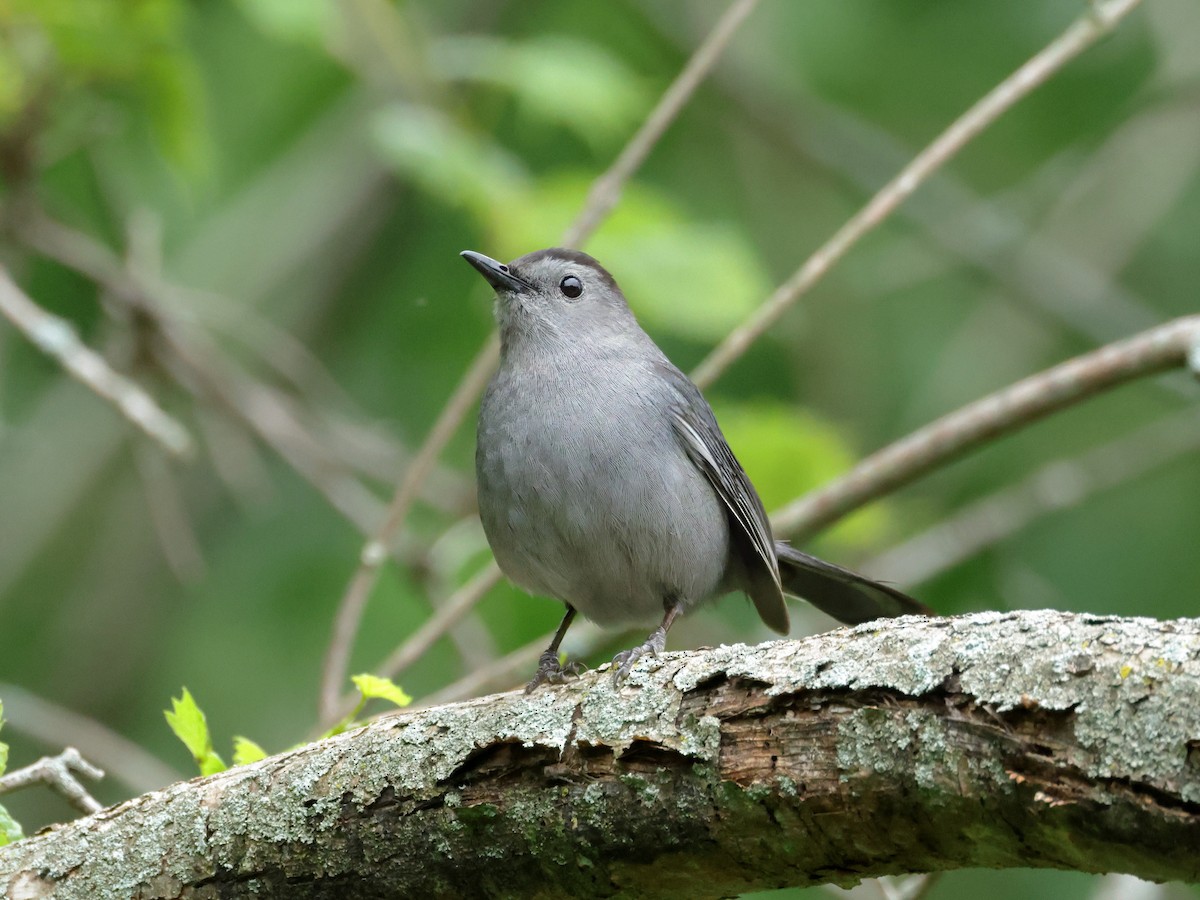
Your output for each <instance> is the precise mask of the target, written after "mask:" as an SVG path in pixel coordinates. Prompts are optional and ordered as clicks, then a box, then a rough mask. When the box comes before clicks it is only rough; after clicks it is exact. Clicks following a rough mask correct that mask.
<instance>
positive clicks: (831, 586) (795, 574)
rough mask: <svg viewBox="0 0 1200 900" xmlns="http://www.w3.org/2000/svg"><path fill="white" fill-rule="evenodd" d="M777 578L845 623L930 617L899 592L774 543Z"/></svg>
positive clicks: (787, 588) (928, 611) (924, 608)
mask: <svg viewBox="0 0 1200 900" xmlns="http://www.w3.org/2000/svg"><path fill="white" fill-rule="evenodd" d="M775 555H776V556H777V557H778V558H779V579H780V581H781V582H782V583H783V589H784V591H785V592H786V593H789V594H792V595H794V596H797V597H802V598H804V599H805V600H807V601H808V602H809V603H811V604H812V605H813V606H815V607H816V608H817V609H819V610H821V612H823V613H826V614H828V615H830V616H833V617H834V618H835V619H837V620H838V621H839V622H844V623H846V624H847V625H858V624H860V623H862V622H870V621H871V620H872V619H883V618H892V617H894V616H907V615H916V616H932V615H934V612H933V611H932V610H931V609H929V607H927V606H925V604H923V603H920V602H918V601H917V600H914V599H913V598H912V597H910V596H908V594H905V593H903V592H901V591H898V590H896V589H895V588H893V587H888V586H887V585H886V584H880V583H879V582H877V581H872V580H871V579H869V578H864V577H863V576H862V575H857V574H855V573H854V572H851V571H850V570H849V569H843V568H842V567H841V566H835V565H834V564H833V563H828V562H825V560H823V559H817V557H815V556H809V555H808V554H807V553H802V552H801V551H799V550H797V549H795V548H794V547H792V546H791V545H790V544H785V543H783V542H782V541H776V542H775Z"/></svg>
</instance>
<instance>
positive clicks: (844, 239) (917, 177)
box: [692, 0, 1141, 387]
mask: <svg viewBox="0 0 1200 900" xmlns="http://www.w3.org/2000/svg"><path fill="white" fill-rule="evenodd" d="M1140 2H1141V0H1103V2H1102V0H1097V2H1094V3H1092V4H1091V5H1090V6H1089V8H1088V11H1087V12H1086V13H1084V14H1083V15H1082V16H1080V17H1079V18H1078V19H1076V20H1075V21H1074V22H1072V23H1071V24H1070V25H1069V26H1068V27H1067V29H1066V31H1064V32H1063V33H1062V34H1061V35H1059V36H1058V37H1057V38H1055V39H1054V40H1053V41H1051V42H1050V43H1049V44H1048V45H1047V46H1046V47H1045V48H1044V49H1043V50H1042V51H1041V52H1040V53H1038V54H1037V55H1036V56H1034V57H1033V58H1031V59H1030V60H1029V61H1028V62H1026V63H1025V64H1024V65H1022V66H1021V67H1020V68H1019V69H1017V70H1016V71H1015V72H1013V74H1012V75H1010V76H1009V77H1008V78H1006V79H1004V81H1002V82H1000V84H998V85H996V87H994V88H993V89H992V90H990V91H989V92H988V93H987V94H985V95H984V96H983V97H982V98H981V99H980V100H979V101H978V102H977V103H976V104H975V105H974V106H972V107H971V108H970V109H969V110H967V111H966V112H965V113H963V115H962V116H960V117H959V118H958V119H956V120H955V121H954V122H953V123H952V124H951V125H950V127H949V128H947V129H946V130H945V131H943V132H942V133H941V134H940V135H938V137H937V138H936V139H935V140H934V141H933V143H931V144H930V145H929V146H927V147H926V148H925V149H924V150H922V151H921V152H920V153H919V154H917V156H916V157H914V158H913V160H912V162H910V163H909V164H908V165H907V166H905V167H904V168H903V169H902V170H901V171H900V173H899V174H898V175H897V176H896V177H895V178H893V179H892V180H891V181H890V182H888V183H887V184H886V185H884V187H883V188H882V189H880V191H879V192H878V193H877V194H875V196H874V197H872V198H871V199H870V200H869V201H868V202H867V204H866V206H864V207H863V208H862V209H861V210H859V211H858V212H857V213H856V214H855V215H854V216H852V217H851V218H850V220H849V221H848V222H846V224H845V225H843V226H842V227H841V228H839V229H838V230H837V231H836V232H835V233H834V235H833V236H832V237H831V238H830V239H829V240H828V241H826V242H825V243H824V244H823V245H822V246H821V247H820V248H819V249H818V250H817V251H816V252H815V253H813V255H812V256H810V257H809V258H808V259H807V260H806V261H805V262H804V264H803V265H802V266H801V267H800V268H799V269H797V270H796V272H795V273H794V274H793V275H792V276H791V277H790V278H789V279H788V280H787V281H785V282H784V283H783V284H781V285H780V286H779V287H778V288H777V289H776V290H775V292H774V293H773V294H772V295H771V296H770V297H769V298H767V300H766V302H765V303H763V304H762V306H760V307H759V308H758V309H757V310H755V311H754V313H753V314H752V315H751V316H750V317H749V318H748V319H747V320H746V321H745V322H743V323H742V324H741V325H739V326H738V327H737V328H735V329H734V330H733V331H732V332H730V334H729V335H728V336H727V337H726V338H725V340H723V341H722V342H721V343H720V344H719V345H718V346H717V347H716V348H715V349H714V350H713V351H712V352H711V353H710V354H709V355H708V356H707V357H706V358H705V359H704V360H703V361H702V362H701V363H700V365H699V366H697V367H696V370H695V372H693V373H692V380H693V381H695V382H696V384H698V385H700V386H701V387H705V386H707V385H709V384H711V383H712V382H713V381H715V380H716V379H717V378H718V377H719V376H720V375H721V373H722V372H724V371H725V370H726V369H727V368H728V367H729V366H730V365H731V364H732V363H733V362H734V361H735V360H737V359H738V358H739V357H740V356H741V355H742V354H743V353H745V352H746V350H747V349H748V348H749V347H750V345H751V344H753V343H754V342H755V341H756V340H758V339H759V338H760V337H762V336H763V334H765V333H766V332H767V330H768V329H770V327H771V326H772V325H774V324H775V322H777V321H778V320H779V318H780V316H782V315H783V314H784V312H786V311H787V309H788V307H790V306H791V305H792V304H794V303H795V302H796V301H797V300H798V299H799V298H800V297H801V296H802V295H803V294H805V293H806V292H807V291H808V290H809V289H811V288H812V286H813V285H815V284H816V283H817V282H818V281H820V280H821V278H822V277H823V276H824V275H825V273H826V272H828V271H829V270H830V269H831V268H832V267H833V266H834V264H835V263H837V262H838V261H839V260H840V259H841V258H842V257H843V256H845V255H846V253H847V252H848V251H849V250H850V248H851V247H853V246H854V245H855V244H856V243H858V241H859V240H861V239H862V237H863V236H864V235H866V234H867V233H869V232H870V231H871V230H872V229H874V228H875V227H876V226H877V225H879V224H880V223H881V222H882V221H883V220H884V219H886V218H887V217H888V216H889V215H890V214H891V213H892V212H893V211H894V210H895V209H896V207H897V206H899V205H900V204H901V203H902V202H904V200H905V199H907V198H908V197H909V196H910V195H911V194H912V193H913V192H914V191H915V190H916V189H917V188H918V187H920V186H921V184H922V182H924V181H925V180H926V179H927V178H928V177H929V176H930V175H931V174H933V173H934V172H935V171H937V169H938V168H940V167H941V166H942V165H943V164H945V163H946V162H947V161H948V160H950V159H951V158H953V157H954V155H955V154H957V153H958V151H960V150H961V149H962V148H963V147H965V146H966V145H967V144H968V143H970V141H971V140H972V139H973V138H974V137H976V136H977V135H978V134H979V133H980V132H982V131H983V130H984V129H985V128H987V127H988V126H989V125H991V124H992V123H993V122H994V121H996V119H998V118H999V117H1000V116H1001V115H1002V114H1003V113H1004V112H1005V111H1007V110H1008V109H1009V108H1011V107H1012V106H1013V105H1014V104H1016V103H1017V101H1019V100H1021V99H1022V98H1024V97H1025V96H1026V95H1028V94H1029V93H1030V92H1032V91H1033V90H1034V88H1036V87H1038V86H1039V85H1041V84H1042V83H1043V82H1045V81H1046V80H1047V79H1048V78H1049V77H1050V76H1051V75H1053V74H1054V73H1055V72H1057V71H1058V70H1059V69H1061V68H1062V67H1063V66H1064V65H1066V63H1068V62H1069V61H1070V60H1072V59H1074V58H1075V57H1076V56H1078V55H1079V54H1080V53H1082V52H1083V51H1084V50H1086V49H1087V48H1088V47H1090V46H1091V45H1092V44H1094V43H1095V42H1096V41H1098V40H1099V39H1100V38H1101V37H1103V36H1104V35H1106V34H1107V33H1108V32H1109V31H1111V30H1112V29H1113V28H1114V27H1115V26H1116V25H1117V23H1118V22H1120V21H1121V19H1123V18H1124V17H1125V16H1126V15H1128V14H1129V13H1130V12H1132V11H1133V9H1134V8H1135V7H1137V6H1138V4H1139V3H1140Z"/></svg>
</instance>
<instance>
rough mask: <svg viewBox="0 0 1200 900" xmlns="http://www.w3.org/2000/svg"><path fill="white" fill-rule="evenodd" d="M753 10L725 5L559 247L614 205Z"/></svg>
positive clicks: (740, 2) (744, 4)
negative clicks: (718, 17) (711, 28)
mask: <svg viewBox="0 0 1200 900" xmlns="http://www.w3.org/2000/svg"><path fill="white" fill-rule="evenodd" d="M757 5H758V0H735V2H734V3H731V4H730V5H729V8H728V9H726V10H725V14H724V15H723V16H721V18H720V20H719V21H718V22H717V24H716V25H715V26H714V27H713V30H712V31H711V32H709V34H708V37H706V38H705V39H704V42H703V43H702V44H701V45H700V46H699V47H697V48H696V52H695V53H693V54H692V57H691V59H689V60H688V61H687V64H686V65H685V66H684V67H683V70H682V71H681V72H680V73H679V75H678V76H677V77H676V78H675V81H673V82H672V83H671V86H670V87H669V88H667V90H666V92H665V93H664V94H663V95H662V98H661V99H660V100H659V101H658V105H657V106H655V107H654V110H653V111H652V112H651V113H650V115H649V116H647V117H646V121H645V122H643V123H642V127H641V128H639V129H638V131H637V134H635V135H634V136H633V137H632V138H631V139H630V141H629V143H628V144H626V145H625V149H624V150H622V151H621V154H620V156H618V157H617V158H616V161H615V162H613V164H612V166H610V167H609V169H608V171H607V172H605V173H604V174H603V175H601V176H600V177H599V178H597V179H596V180H595V181H594V182H593V183H592V187H591V190H589V191H588V195H587V200H586V201H585V202H584V204H583V211H582V212H581V213H580V214H579V217H578V218H577V219H576V220H575V221H574V222H573V223H572V224H571V227H570V228H568V229H567V231H566V233H565V234H563V237H562V246H564V247H580V246H582V245H583V244H584V243H585V242H586V241H587V239H588V238H589V237H591V235H592V233H593V232H594V231H595V230H596V228H597V227H599V225H600V223H601V222H602V221H604V218H605V217H606V216H607V215H608V214H609V213H610V212H611V211H612V209H613V207H614V206H616V205H617V201H618V200H620V199H621V191H622V190H623V188H624V187H625V183H626V182H627V181H628V180H629V178H630V177H631V176H632V175H633V173H634V172H636V171H637V170H638V169H639V168H640V167H641V165H642V163H643V162H645V161H646V157H647V156H649V155H650V151H651V150H653V149H654V147H655V145H656V144H657V143H658V142H659V140H660V139H661V138H662V136H663V134H664V133H665V132H666V130H667V128H668V127H669V126H670V124H671V123H672V122H674V121H675V119H676V118H677V117H678V116H679V113H680V111H681V110H682V109H683V107H684V106H685V105H686V104H687V102H688V101H689V100H690V99H691V97H692V94H694V93H695V92H696V88H698V87H699V86H700V84H701V82H703V81H704V79H705V77H706V76H707V75H708V73H709V72H710V71H712V68H713V66H714V65H715V64H716V62H717V60H718V59H720V57H721V54H722V53H724V52H725V48H726V47H728V46H729V42H730V40H732V38H733V36H734V34H736V33H737V30H738V27H739V26H740V25H741V24H742V22H744V21H745V20H746V17H747V16H748V15H750V13H751V12H753V11H754V7H755V6H757Z"/></svg>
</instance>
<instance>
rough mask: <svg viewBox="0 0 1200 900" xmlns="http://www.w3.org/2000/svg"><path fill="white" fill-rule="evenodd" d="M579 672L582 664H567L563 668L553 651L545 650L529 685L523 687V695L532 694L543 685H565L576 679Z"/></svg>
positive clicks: (581, 670) (581, 669)
mask: <svg viewBox="0 0 1200 900" xmlns="http://www.w3.org/2000/svg"><path fill="white" fill-rule="evenodd" d="M581 672H583V664H582V663H577V662H569V663H567V664H566V665H565V666H564V665H563V664H562V663H561V662H560V661H559V658H558V654H557V653H556V652H555V651H553V650H547V651H545V652H544V653H543V654H542V655H541V656H540V657H539V658H538V667H537V671H536V672H534V673H533V678H532V679H530V681H529V684H527V685H525V693H527V694H532V693H533V692H534V691H535V690H537V689H538V688H539V687H540V686H541V685H543V684H565V683H566V682H568V681H570V680H571V679H572V678H578V677H579V674H580V673H581Z"/></svg>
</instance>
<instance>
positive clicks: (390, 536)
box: [320, 335, 500, 725]
mask: <svg viewBox="0 0 1200 900" xmlns="http://www.w3.org/2000/svg"><path fill="white" fill-rule="evenodd" d="M499 355H500V342H499V340H498V339H497V338H496V337H495V335H493V336H492V338H491V339H490V340H489V341H488V344H487V346H486V347H485V348H484V352H483V353H481V354H480V355H479V356H477V357H476V358H475V360H474V362H472V363H471V366H470V368H468V369H467V371H466V374H464V375H463V377H462V380H461V381H459V383H458V387H456V388H455V389H454V393H453V394H452V395H451V396H450V399H449V400H448V401H447V403H446V406H445V407H444V408H443V409H442V412H441V414H440V415H439V416H438V419H437V422H435V423H434V426H433V430H431V431H430V432H429V436H428V437H427V438H426V439H425V442H424V443H423V444H422V445H421V449H420V450H418V451H417V455H416V456H415V457H413V460H412V462H411V463H409V466H408V469H407V471H406V472H405V473H404V478H403V479H402V480H401V482H400V486H399V487H398V488H397V489H396V494H395V496H394V497H393V498H392V502H391V504H390V505H389V507H388V511H387V516H386V518H385V519H384V521H383V524H382V525H381V526H379V528H378V530H376V531H375V533H374V535H373V537H372V538H371V540H369V541H368V542H367V544H366V546H364V547H363V549H362V552H361V553H360V554H359V563H358V568H357V569H356V570H355V572H354V575H353V576H351V578H350V584H349V586H348V587H347V588H346V592H345V594H344V595H343V596H342V599H341V602H340V603H339V604H338V609H337V613H336V615H335V618H334V625H333V636H332V638H331V639H330V641H329V649H328V650H327V651H326V653H325V665H324V667H323V669H322V672H321V700H320V717H321V720H322V721H323V722H324V723H326V724H327V725H331V724H333V723H334V722H336V721H337V720H338V718H339V715H338V709H339V708H340V707H341V696H342V688H341V685H342V682H343V681H345V680H346V673H347V666H349V664H350V650H351V648H352V647H353V646H354V638H355V636H356V635H357V634H358V627H359V625H360V624H361V623H362V615H363V611H364V610H365V609H366V607H367V598H368V597H369V596H370V594H371V589H372V588H373V587H374V586H375V580H376V579H377V578H378V576H379V569H380V567H381V566H382V565H383V563H384V562H385V561H386V560H387V558H388V554H389V549H390V547H391V545H392V542H393V541H394V540H395V538H396V533H397V532H398V531H399V530H400V526H401V525H402V524H403V523H404V519H405V517H406V516H407V515H408V510H409V507H411V506H412V502H413V500H415V499H416V496H417V491H418V490H419V489H420V487H421V485H422V484H423V483H424V482H425V479H427V478H428V477H429V475H430V473H431V472H432V471H433V468H434V466H435V465H436V464H437V458H438V456H439V455H440V454H441V452H442V449H443V448H444V447H445V446H446V444H447V443H449V442H450V438H451V437H453V436H454V432H455V431H457V430H458V426H459V424H460V423H461V422H462V420H463V418H464V417H465V416H466V414H467V411H468V410H469V409H470V408H471V407H472V406H473V405H474V403H475V401H476V400H477V399H478V397H479V395H480V394H481V393H483V389H484V387H486V386H487V382H488V379H489V378H491V375H492V370H493V369H494V368H495V367H496V361H497V359H498V358H499Z"/></svg>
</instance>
